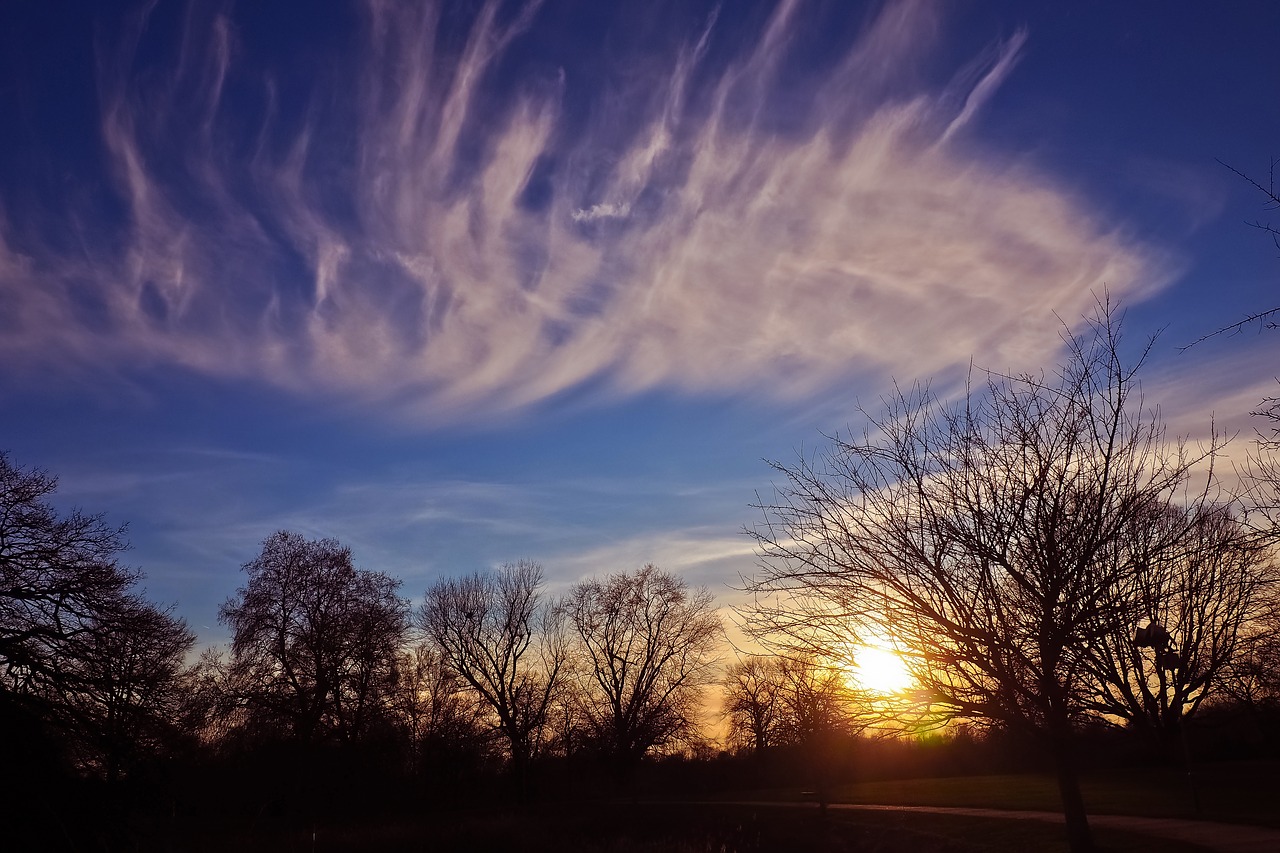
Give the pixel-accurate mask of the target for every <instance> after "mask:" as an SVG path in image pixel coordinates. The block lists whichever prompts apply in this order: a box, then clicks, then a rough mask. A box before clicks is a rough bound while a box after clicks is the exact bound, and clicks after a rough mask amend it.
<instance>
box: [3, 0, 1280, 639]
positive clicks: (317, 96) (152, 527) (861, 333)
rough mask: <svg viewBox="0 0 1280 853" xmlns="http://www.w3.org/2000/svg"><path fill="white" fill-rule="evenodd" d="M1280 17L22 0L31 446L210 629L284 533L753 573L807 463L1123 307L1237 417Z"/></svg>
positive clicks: (1150, 10)
mask: <svg viewBox="0 0 1280 853" xmlns="http://www.w3.org/2000/svg"><path fill="white" fill-rule="evenodd" d="M1277 32H1280V4H1277V3H1273V2H1268V0H1255V1H1254V2H1243V0H1242V2H1232V3H1219V4H1207V3H1203V2H1190V0H1186V2H1179V0H1162V2H1156V0H1149V2H1132V3H1113V2H1103V0H1099V1H1098V2H1089V1H1088V0H1081V2H1072V3H1049V2H1033V3H1026V2H1013V0H1009V2H979V0H969V1H968V2H966V0H956V2H943V0H938V2H929V1H928V0H905V1H902V2H900V1H899V0H890V2H875V3H858V2H852V1H851V2H841V1H840V0H827V2H820V0H809V1H808V2H806V1H805V0H798V2H746V0H742V2H735V1H734V0H724V2H721V3H718V4H715V3H709V2H700V0H673V2H655V1H654V0H644V1H643V2H640V1H639V0H637V2H617V3H601V2H597V1H596V0H564V2H561V0H545V2H541V3H539V2H478V1H477V2H459V3H451V2H441V3H430V2H416V0H415V2H409V0H405V2H398V0H356V2H350V3H344V2H329V0H315V2H309V3H306V4H294V3H285V2H263V3H257V2H254V3H249V2H245V3H241V4H232V3H218V2H212V0H194V2H189V3H181V2H170V0H154V2H149V3H138V4H133V3H114V2H73V0H9V2H7V3H4V4H0V450H6V451H8V452H9V454H10V456H11V461H13V462H15V463H17V464H19V465H23V466H38V467H40V468H43V469H46V470H48V471H50V472H52V473H54V474H57V475H58V476H59V477H60V489H59V493H58V496H57V501H58V504H59V505H60V506H61V507H63V508H64V509H69V508H71V507H80V508H82V509H83V510H85V511H87V512H95V513H96V512H103V513H106V517H107V518H108V520H109V521H111V522H114V523H127V524H128V525H129V528H128V531H129V532H128V537H129V540H130V541H131V543H132V549H131V550H130V551H129V552H128V553H127V554H126V555H125V558H124V559H125V562H126V563H127V564H129V565H132V566H136V567H138V568H139V569H141V570H142V572H143V573H144V574H145V576H146V580H145V582H144V586H145V590H146V593H147V594H148V596H150V597H151V598H152V599H154V600H157V601H160V602H164V603H171V604H173V605H175V609H176V612H177V613H179V614H180V615H182V616H183V617H184V618H186V619H187V620H188V622H189V623H190V624H191V626H192V627H193V628H194V629H195V631H196V632H197V633H198V634H199V636H200V638H201V641H202V642H203V643H215V642H222V641H225V639H226V630H225V629H224V628H223V627H222V626H221V625H219V624H218V622H217V608H218V605H219V604H220V603H221V602H223V601H224V600H226V599H227V598H228V597H229V596H231V595H232V594H233V593H234V592H235V590H236V588H237V587H238V586H240V584H241V583H242V582H243V577H244V576H243V574H242V572H241V571H240V567H241V565H242V564H243V563H245V562H247V561H249V560H251V559H252V558H253V557H254V556H255V555H256V554H257V552H258V550H259V548H260V545H261V542H262V540H263V539H264V538H266V537H267V536H269V535H270V534H271V533H273V532H275V531H276V530H280V529H290V530H296V531H299V532H301V533H303V534H305V535H307V536H311V537H324V536H333V537H337V538H338V539H340V540H341V541H342V542H343V543H345V544H347V545H350V546H351V547H352V549H353V552H354V557H355V560H356V563H357V565H358V566H359V567H361V568H366V569H373V570H377V571H383V572H387V573H390V574H392V575H395V576H397V577H399V578H401V579H402V580H403V587H402V589H401V592H402V593H403V594H404V595H405V596H407V597H409V598H416V597H419V596H421V594H422V592H423V590H424V589H425V588H426V586H427V585H428V584H430V583H431V582H433V581H434V580H435V579H438V578H440V577H444V576H448V575H455V574H461V573H469V572H473V571H477V570H484V569H487V568H490V567H492V566H495V565H497V564H499V563H502V562H504V561H514V560H516V559H520V558H529V559H535V560H538V561H539V562H541V563H542V565H543V567H544V570H545V572H546V576H547V580H548V584H549V589H550V590H551V591H552V592H553V593H554V592H555V591H557V590H562V589H564V588H565V587H566V586H567V585H568V584H571V583H572V582H574V581H576V580H578V579H580V578H583V577H587V576H591V575H600V574H605V573H609V572H617V571H623V570H633V569H636V568H639V567H640V566H642V565H643V564H645V563H648V562H652V563H655V564H657V565H658V566H660V567H661V568H664V569H667V570H669V571H673V572H677V573H679V574H680V575H682V576H683V577H685V578H686V579H688V580H689V582H690V583H692V584H705V585H707V586H708V587H709V588H711V589H712V591H713V592H715V593H716V594H717V595H718V596H720V597H721V600H722V601H723V602H725V603H726V606H727V605H729V604H732V602H733V601H734V600H735V598H734V596H735V593H734V592H733V590H732V587H733V585H735V584H737V583H739V577H740V575H744V574H746V575H749V574H751V573H752V571H753V570H754V566H755V564H756V557H755V556H754V553H753V547H752V542H751V539H750V538H749V537H748V536H747V535H745V534H744V533H743V530H744V528H746V527H750V526H752V525H754V524H755V523H757V522H758V521H759V520H760V516H759V511H758V510H753V509H752V508H751V506H752V504H753V503H756V502H758V501H759V500H760V497H767V496H768V495H770V494H772V489H773V483H774V481H775V479H776V476H775V475H774V473H773V472H772V470H771V469H770V467H769V465H768V460H777V461H780V462H783V463H787V462H790V461H794V460H795V459H797V458H798V456H799V455H806V454H812V453H813V452H815V451H818V450H820V449H821V448H822V447H824V446H825V445H826V444H827V439H826V438H824V435H830V434H832V433H835V432H838V431H841V430H844V429H846V428H853V429H855V430H856V429H859V428H860V424H861V418H862V415H860V413H859V406H865V407H867V408H869V409H871V410H873V411H874V410H875V408H876V402H877V400H878V399H879V397H880V395H881V394H883V393H885V391H886V390H887V389H889V388H891V387H892V383H894V382H895V381H896V382H899V383H911V382H914V381H916V380H928V381H930V382H931V383H932V387H933V388H934V390H935V391H937V392H939V393H940V394H941V395H943V396H946V395H948V394H954V393H957V392H958V391H959V390H961V389H962V387H963V381H964V377H965V375H966V373H967V371H968V370H969V368H970V365H971V364H974V365H978V366H979V367H983V368H992V369H996V370H1001V371H1021V370H1032V371H1034V370H1039V369H1045V368H1051V367H1052V366H1053V365H1054V364H1055V363H1056V362H1057V361H1058V360H1059V359H1060V358H1061V357H1062V340H1061V336H1060V333H1061V331H1062V328H1063V324H1064V323H1065V324H1067V325H1078V324H1079V322H1080V319H1081V317H1083V316H1084V315H1086V314H1088V313H1089V312H1090V311H1091V310H1092V308H1093V306H1094V305H1095V303H1096V300H1097V299H1098V298H1099V297H1100V296H1101V295H1107V296H1109V297H1110V298H1111V299H1112V300H1113V301H1117V302H1119V303H1121V304H1122V305H1123V306H1124V309H1125V311H1126V316H1125V330H1126V335H1127V336H1128V340H1130V341H1134V342H1139V341H1142V340H1144V339H1145V338H1146V337H1147V336H1149V335H1152V334H1156V333H1158V334H1159V337H1158V338H1157V340H1156V344H1155V346H1154V348H1153V350H1152V354H1151V358H1150V361H1149V363H1148V364H1147V366H1146V367H1145V368H1144V373H1143V387H1144V393H1145V396H1146V399H1147V401H1148V402H1149V403H1150V404H1152V405H1159V406H1160V411H1161V413H1162V414H1163V416H1164V417H1165V419H1166V420H1167V421H1168V423H1169V425H1170V429H1171V430H1172V431H1173V433H1174V434H1176V435H1179V436H1187V437H1190V438H1191V439H1193V440H1196V439H1204V438H1205V437H1206V436H1207V435H1208V434H1209V431H1210V429H1211V428H1216V429H1217V430H1218V431H1219V432H1220V433H1225V434H1227V435H1237V436H1238V437H1237V438H1236V440H1235V444H1234V445H1233V452H1235V453H1237V454H1238V455H1242V454H1243V451H1244V449H1245V447H1246V445H1247V443H1248V441H1249V438H1250V436H1251V435H1252V430H1253V429H1255V428H1256V427H1257V426H1258V424H1256V423H1253V422H1251V420H1250V418H1249V414H1248V413H1249V411H1250V410H1251V409H1253V408H1256V407H1257V405H1258V402H1259V401H1260V400H1261V398H1263V397H1264V396H1267V395H1268V394H1271V393H1273V388H1274V383H1275V376H1276V374H1277V373H1280V370H1277V363H1278V359H1277V356H1278V355H1280V350H1278V346H1280V332H1268V331H1266V330H1260V329H1259V328H1257V327H1256V326H1252V327H1247V328H1246V329H1245V330H1244V331H1243V332H1242V333H1241V334H1238V335H1234V336H1220V337H1216V338H1212V339H1210V340H1208V341H1206V342H1204V343H1201V344H1198V345H1196V346H1194V347H1192V348H1191V349H1189V350H1187V349H1185V347H1186V345H1187V344H1189V343H1191V342H1193V341H1195V340H1197V339H1198V338H1200V337H1202V336H1203V335H1205V334H1207V333H1210V332H1212V331H1213V330H1215V329H1218V328H1220V327H1223V326H1227V325H1230V324H1232V323H1235V322H1236V321H1238V320H1240V319H1242V318H1244V317H1246V316H1248V315H1249V314H1251V313H1254V312H1256V311H1260V310H1263V309H1266V308H1271V307H1274V306H1275V305H1280V292H1277V288H1276V282H1277V277H1278V275H1280V249H1277V247H1276V245H1274V244H1273V243H1272V242H1271V240H1270V239H1269V238H1268V236H1267V235H1266V234H1264V233H1263V232H1261V231H1259V230H1258V229H1257V228H1252V227H1250V224H1249V223H1257V222H1262V223H1265V222H1267V221H1268V219H1267V217H1268V216H1273V217H1275V218H1276V219H1280V213H1277V212H1275V211H1268V210H1267V209H1266V207H1265V206H1264V204H1263V202H1264V200H1265V199H1264V198H1263V196H1262V195H1261V194H1260V193H1259V192H1258V191H1257V189H1255V188H1253V187H1250V186H1249V184H1248V183H1247V182H1246V181H1245V180H1244V179H1242V178H1241V177H1240V176H1239V175H1237V174H1235V173H1234V172H1233V171H1232V169H1235V170H1238V171H1239V172H1243V173H1245V174H1247V175H1251V176H1253V177H1255V178H1257V179H1259V180H1261V181H1263V182H1264V183H1265V182H1266V180H1267V178H1268V174H1269V169H1270V164H1271V162H1272V159H1273V158H1276V157H1280V110H1277V109H1276V92H1277V91H1280V59H1277V57H1276V52H1275V43H1274V36H1275V34H1276V33H1277Z"/></svg>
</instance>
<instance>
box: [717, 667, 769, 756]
mask: <svg viewBox="0 0 1280 853" xmlns="http://www.w3.org/2000/svg"><path fill="white" fill-rule="evenodd" d="M778 660H779V659H778V658H776V657H773V656H772V655H750V656H748V657H745V658H743V659H742V660H740V661H738V662H737V663H735V664H733V665H732V666H730V667H729V668H728V669H727V670H726V671H725V674H724V677H723V678H722V679H721V687H722V688H723V690H724V712H725V716H726V717H727V719H728V724H729V742H730V743H731V744H733V745H734V746H735V747H747V748H750V749H752V750H754V751H755V752H756V753H757V754H759V753H761V752H763V751H764V750H766V749H768V748H769V747H771V746H775V745H777V743H778V738H779V729H780V727H781V724H782V709H781V703H780V702H779V699H778V693H779V692H780V691H781V689H782V684H781V678H780V677H779V675H778V672H777V661H778Z"/></svg>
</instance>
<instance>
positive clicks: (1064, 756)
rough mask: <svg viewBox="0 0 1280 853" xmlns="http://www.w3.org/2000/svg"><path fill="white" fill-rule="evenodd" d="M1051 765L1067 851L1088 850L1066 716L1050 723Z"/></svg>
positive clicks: (1086, 821) (1089, 837)
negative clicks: (1056, 786)
mask: <svg viewBox="0 0 1280 853" xmlns="http://www.w3.org/2000/svg"><path fill="white" fill-rule="evenodd" d="M1050 728H1051V733H1050V740H1051V748H1052V750H1053V765H1054V770H1055V771H1056V773H1057V777H1058V794H1059V796H1060V797H1061V798H1062V816H1063V818H1064V819H1065V821H1066V828H1067V844H1068V846H1069V847H1070V848H1071V853H1091V851H1092V850H1093V836H1092V835H1091V834H1090V832H1089V817H1088V814H1087V813H1086V812H1085V808H1084V796H1083V795H1082V794H1081V793H1080V774H1079V772H1078V770H1077V769H1076V759H1075V752H1074V749H1073V747H1074V744H1073V743H1072V737H1071V723H1070V721H1069V720H1065V719H1064V720H1054V721H1053V722H1051V723H1050Z"/></svg>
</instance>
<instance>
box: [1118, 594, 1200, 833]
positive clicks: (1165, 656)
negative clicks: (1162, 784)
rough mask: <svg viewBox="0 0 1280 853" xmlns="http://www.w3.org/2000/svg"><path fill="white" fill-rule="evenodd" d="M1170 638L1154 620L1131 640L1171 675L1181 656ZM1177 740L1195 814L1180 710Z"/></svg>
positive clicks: (1196, 807)
mask: <svg viewBox="0 0 1280 853" xmlns="http://www.w3.org/2000/svg"><path fill="white" fill-rule="evenodd" d="M1172 639H1173V638H1172V637H1171V636H1170V635H1169V632H1168V631H1167V630H1165V628H1164V626H1162V625H1159V624H1157V623H1156V621H1155V620H1154V619H1151V620H1148V621H1147V625H1146V627H1145V628H1139V629H1138V632H1137V634H1136V635H1135V636H1134V638H1133V645H1134V646H1135V647H1136V648H1139V649H1144V648H1145V649H1152V650H1153V651H1154V653H1155V665H1156V669H1157V670H1168V671H1169V672H1170V674H1172V673H1173V671H1174V670H1176V669H1177V668H1178V667H1179V666H1181V665H1182V663H1183V661H1182V655H1180V654H1178V652H1177V650H1176V649H1175V648H1174V647H1173V646H1172ZM1177 724H1178V739H1179V741H1180V742H1181V745H1182V761H1183V766H1184V767H1185V768H1186V775H1187V788H1188V790H1189V791H1190V792H1191V807H1192V809H1194V810H1195V813H1196V814H1199V813H1200V792H1199V791H1198V790H1196V780H1195V774H1194V773H1193V772H1192V769H1191V746H1190V744H1189V743H1188V741H1187V727H1186V725H1185V723H1184V721H1183V719H1182V709H1181V707H1179V709H1178V721H1177Z"/></svg>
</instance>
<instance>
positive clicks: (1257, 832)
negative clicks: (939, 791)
mask: <svg viewBox="0 0 1280 853" xmlns="http://www.w3.org/2000/svg"><path fill="white" fill-rule="evenodd" d="M735 805H744V806H745V805H751V806H807V807H811V808H812V807H814V806H813V804H811V803H785V802H751V803H735ZM827 808H831V809H841V810H850V811H853V810H861V811H887V812H929V813H931V814H948V815H962V816H967V817H986V818H992V817H994V818H1011V819H1015V820H1043V821H1051V822H1054V823H1062V813H1061V812H1035V811H1018V810H1013V809H965V808H950V807H944V806H870V805H859V804H856V803H831V804H830V805H828V806H827ZM1089 825H1090V826H1092V827H1106V828H1107V829H1119V830H1123V831H1125V832H1135V833H1138V834H1141V835H1151V836H1155V837H1157V838H1169V839H1173V840H1175V841H1185V842H1187V843H1189V844H1198V845H1200V846H1201V847H1204V848H1206V849H1209V850H1216V851H1219V853H1277V851H1280V829H1272V828H1269V827H1265V826H1245V825H1243V824H1237V823H1215V822H1213V821H1207V820H1182V819H1180V818H1167V817H1131V816H1128V815H1107V814H1091V815H1089Z"/></svg>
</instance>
